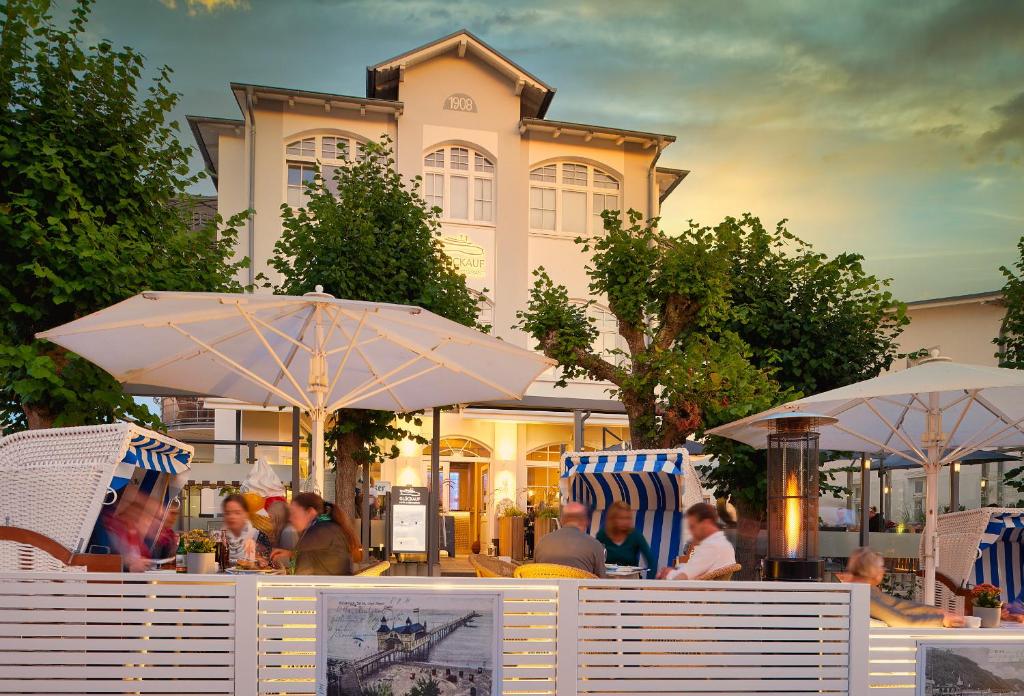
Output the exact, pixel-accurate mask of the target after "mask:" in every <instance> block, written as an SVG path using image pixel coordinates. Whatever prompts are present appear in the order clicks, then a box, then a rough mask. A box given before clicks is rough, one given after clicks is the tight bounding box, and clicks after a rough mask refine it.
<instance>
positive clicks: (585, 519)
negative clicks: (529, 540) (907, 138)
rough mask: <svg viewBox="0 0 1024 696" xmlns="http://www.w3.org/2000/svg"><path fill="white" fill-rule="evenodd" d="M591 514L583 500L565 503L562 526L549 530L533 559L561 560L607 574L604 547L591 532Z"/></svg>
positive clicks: (545, 560) (577, 566)
mask: <svg viewBox="0 0 1024 696" xmlns="http://www.w3.org/2000/svg"><path fill="white" fill-rule="evenodd" d="M589 523H590V513H589V512H588V511H587V508H586V507H584V506H583V505H582V504H581V503H566V504H565V505H563V506H562V514H561V525H560V526H559V528H558V529H556V530H555V531H553V532H548V533H547V534H545V535H544V536H543V537H541V540H540V541H539V542H537V548H536V549H535V550H534V552H533V560H534V561H535V562H537V563H557V564H558V565H564V566H571V567H573V568H579V569H580V570H585V571H587V572H588V573H592V574H594V575H596V576H597V577H599V578H603V577H607V575H608V573H607V571H606V570H605V567H604V564H605V550H604V546H603V545H602V544H601V542H599V541H598V540H597V539H595V538H594V537H592V536H590V535H589V534H587V529H588V525H589Z"/></svg>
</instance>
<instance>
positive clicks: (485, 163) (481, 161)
mask: <svg viewBox="0 0 1024 696" xmlns="http://www.w3.org/2000/svg"><path fill="white" fill-rule="evenodd" d="M474 154H475V159H474V160H473V161H474V164H473V168H474V169H476V170H477V171H478V172H486V173H488V174H493V173H494V165H493V164H492V163H491V161H490V160H489V159H487V158H486V157H484V156H483V155H481V154H480V153H479V152H477V153H474Z"/></svg>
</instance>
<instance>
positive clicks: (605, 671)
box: [0, 573, 868, 696]
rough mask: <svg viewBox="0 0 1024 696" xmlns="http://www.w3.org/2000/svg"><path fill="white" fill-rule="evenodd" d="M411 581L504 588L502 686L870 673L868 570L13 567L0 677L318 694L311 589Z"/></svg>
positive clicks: (678, 690)
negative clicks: (451, 573) (331, 573)
mask: <svg viewBox="0 0 1024 696" xmlns="http://www.w3.org/2000/svg"><path fill="white" fill-rule="evenodd" d="M413 587H414V588H416V589H419V590H423V589H428V590H431V591H437V592H449V591H453V590H458V591H461V592H466V591H473V590H478V591H481V592H494V591H500V592H502V593H503V597H504V604H503V608H504V616H503V622H504V633H503V646H502V664H503V671H502V681H501V689H500V691H501V693H502V694H506V695H508V696H533V695H545V694H559V695H560V696H561V695H565V696H572V694H577V693H578V694H602V695H603V696H614V695H615V694H627V693H662V694H665V693H673V694H698V693H700V694H709V695H710V694H736V695H741V694H755V693H756V694H761V695H764V694H781V693H786V694H804V693H822V694H845V695H847V696H860V695H861V694H863V693H865V692H866V689H867V682H866V681H865V679H866V675H867V671H868V670H867V645H868V637H867V591H866V587H864V586H860V585H824V584H778V583H771V584H767V583H731V582H730V583H722V582H716V583H695V582H661V583H655V582H649V581H635V580H626V581H618V580H603V581H593V580H590V581H588V580H512V579H509V580H502V579H493V580H492V579H477V578H443V579H442V578H438V579H430V578H416V577H407V578H399V577H394V578H391V577H381V578H373V577H368V578H345V579H337V580H330V579H327V578H324V579H322V580H321V579H317V578H302V579H298V578H295V579H293V578H264V577H255V576H240V577H239V576H235V577H232V576H181V575H166V574H161V575H123V574H92V573H90V574H74V575H68V574H64V573H8V574H0V694H11V693H29V694H41V693H52V694H58V693H76V694H89V695H92V694H111V693H122V694H127V693H138V694H244V695H246V696H254V695H255V694H266V695H268V696H272V695H276V696H283V695H284V694H306V695H309V694H313V693H315V688H314V686H315V685H314V679H315V664H316V642H315V640H316V626H317V615H316V611H317V606H316V598H317V590H318V589H322V588H323V589H326V588H330V589H345V588H387V589H391V590H393V591H394V592H395V593H401V592H402V591H403V589H405V588H413ZM860 617H862V618H860Z"/></svg>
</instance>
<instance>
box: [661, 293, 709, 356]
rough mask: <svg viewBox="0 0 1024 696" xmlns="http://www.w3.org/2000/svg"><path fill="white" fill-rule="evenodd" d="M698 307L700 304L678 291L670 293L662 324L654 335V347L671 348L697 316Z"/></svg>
mask: <svg viewBox="0 0 1024 696" xmlns="http://www.w3.org/2000/svg"><path fill="white" fill-rule="evenodd" d="M698 309H700V307H699V305H698V304H697V303H696V302H694V301H692V300H690V299H689V298H688V297H684V296H683V295H679V294H677V293H672V294H671V295H669V296H668V300H667V301H666V303H665V311H664V313H663V314H662V318H661V326H660V327H659V328H658V332H657V333H656V334H655V335H654V342H653V344H652V345H653V347H654V349H655V350H657V351H659V352H661V351H665V350H668V349H669V348H671V347H672V344H673V343H675V340H676V338H678V336H679V334H680V333H682V330H683V329H684V328H686V325H687V324H689V323H690V322H691V321H693V319H694V317H696V316H697V310H698Z"/></svg>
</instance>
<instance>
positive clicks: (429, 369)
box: [330, 363, 441, 410]
mask: <svg viewBox="0 0 1024 696" xmlns="http://www.w3.org/2000/svg"><path fill="white" fill-rule="evenodd" d="M439 369H441V366H440V365H438V364H436V363H435V364H433V365H430V366H429V367H425V368H423V369H422V370H420V371H419V372H416V373H414V374H411V375H407V376H406V377H403V378H402V379H400V380H398V381H396V382H393V383H392V384H391V385H384V386H381V387H379V388H378V389H374V390H373V391H370V392H367V393H365V394H359V395H358V396H356V397H354V398H352V399H349V400H348V401H340V402H338V403H337V405H332V406H331V408H330V410H335V409H339V408H347V407H348V405H349V404H351V403H353V402H355V401H358V400H359V399H368V398H370V397H371V396H376V395H377V394H379V393H381V392H382V391H384V390H388V391H390V387H397V386H398V385H399V384H404V383H406V382H408V381H409V380H413V379H416V378H417V377H422V376H423V375H425V374H427V373H428V372H433V371H434V370H439Z"/></svg>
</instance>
